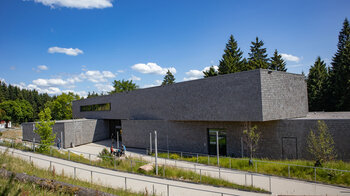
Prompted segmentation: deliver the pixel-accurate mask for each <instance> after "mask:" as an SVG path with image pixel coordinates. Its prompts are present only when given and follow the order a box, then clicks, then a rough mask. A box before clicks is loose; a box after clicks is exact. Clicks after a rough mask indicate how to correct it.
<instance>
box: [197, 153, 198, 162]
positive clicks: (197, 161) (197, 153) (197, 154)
mask: <svg viewBox="0 0 350 196" xmlns="http://www.w3.org/2000/svg"><path fill="white" fill-rule="evenodd" d="M197 163H198V153H197Z"/></svg>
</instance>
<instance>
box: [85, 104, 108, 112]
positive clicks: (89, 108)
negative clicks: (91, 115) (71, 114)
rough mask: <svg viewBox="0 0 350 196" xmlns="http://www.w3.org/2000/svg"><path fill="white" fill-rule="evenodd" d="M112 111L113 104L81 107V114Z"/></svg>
mask: <svg viewBox="0 0 350 196" xmlns="http://www.w3.org/2000/svg"><path fill="white" fill-rule="evenodd" d="M110 110H111V103H103V104H94V105H83V106H80V112H91V111H110Z"/></svg>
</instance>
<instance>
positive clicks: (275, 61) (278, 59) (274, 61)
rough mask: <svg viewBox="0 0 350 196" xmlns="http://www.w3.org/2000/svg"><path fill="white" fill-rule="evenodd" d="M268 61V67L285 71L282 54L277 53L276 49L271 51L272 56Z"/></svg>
mask: <svg viewBox="0 0 350 196" xmlns="http://www.w3.org/2000/svg"><path fill="white" fill-rule="evenodd" d="M270 61H271V62H270V64H269V69H272V70H277V71H284V72H286V71H287V68H286V62H285V61H284V60H283V58H282V56H281V55H280V54H278V51H277V49H276V50H275V52H274V53H273V57H271V60H270Z"/></svg>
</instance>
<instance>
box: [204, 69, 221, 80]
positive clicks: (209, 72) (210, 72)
mask: <svg viewBox="0 0 350 196" xmlns="http://www.w3.org/2000/svg"><path fill="white" fill-rule="evenodd" d="M203 73H204V77H205V78H208V77H212V76H217V75H218V72H217V71H216V70H215V68H214V66H211V67H210V68H209V69H208V70H206V71H203Z"/></svg>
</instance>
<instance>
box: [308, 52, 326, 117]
mask: <svg viewBox="0 0 350 196" xmlns="http://www.w3.org/2000/svg"><path fill="white" fill-rule="evenodd" d="M327 82H328V70H327V68H326V64H325V62H324V61H322V60H321V57H317V59H316V61H315V63H314V65H313V66H311V67H310V70H309V76H308V78H307V92H308V101H309V110H310V111H325V110H326V96H327V94H326V88H327V87H328V84H327Z"/></svg>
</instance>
